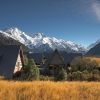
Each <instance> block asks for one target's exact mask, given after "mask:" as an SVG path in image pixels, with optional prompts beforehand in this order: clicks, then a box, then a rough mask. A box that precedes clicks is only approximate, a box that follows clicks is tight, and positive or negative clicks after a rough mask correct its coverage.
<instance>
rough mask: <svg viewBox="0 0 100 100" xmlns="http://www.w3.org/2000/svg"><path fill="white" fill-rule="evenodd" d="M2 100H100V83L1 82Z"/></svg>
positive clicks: (0, 99) (0, 95) (0, 93)
mask: <svg viewBox="0 0 100 100" xmlns="http://www.w3.org/2000/svg"><path fill="white" fill-rule="evenodd" d="M0 100H100V83H99V82H50V81H33V82H18V81H4V80H0Z"/></svg>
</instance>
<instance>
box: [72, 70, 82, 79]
mask: <svg viewBox="0 0 100 100" xmlns="http://www.w3.org/2000/svg"><path fill="white" fill-rule="evenodd" d="M72 79H73V80H74V81H83V80H84V74H83V73H82V72H81V71H77V72H73V73H72Z"/></svg>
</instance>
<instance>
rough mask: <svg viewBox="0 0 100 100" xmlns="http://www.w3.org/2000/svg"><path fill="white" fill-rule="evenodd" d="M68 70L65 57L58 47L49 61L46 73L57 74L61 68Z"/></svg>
mask: <svg viewBox="0 0 100 100" xmlns="http://www.w3.org/2000/svg"><path fill="white" fill-rule="evenodd" d="M62 68H64V69H65V70H67V66H66V64H65V62H64V59H63V58H62V57H61V55H60V53H59V52H58V50H57V49H55V51H54V53H53V55H52V57H51V59H50V60H49V61H48V62H47V64H46V68H45V70H44V75H50V76H57V75H58V74H59V72H60V71H61V69H62Z"/></svg>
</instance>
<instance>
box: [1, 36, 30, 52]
mask: <svg viewBox="0 0 100 100" xmlns="http://www.w3.org/2000/svg"><path fill="white" fill-rule="evenodd" d="M0 45H22V48H23V51H24V52H28V51H31V50H30V49H29V48H28V47H27V46H25V45H24V44H22V43H20V42H18V41H16V40H14V39H12V38H6V37H3V36H0Z"/></svg>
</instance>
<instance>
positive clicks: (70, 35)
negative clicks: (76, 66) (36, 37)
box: [0, 0, 100, 46]
mask: <svg viewBox="0 0 100 100" xmlns="http://www.w3.org/2000/svg"><path fill="white" fill-rule="evenodd" d="M9 27H18V28H19V29H20V30H22V31H24V32H26V33H31V34H32V33H38V32H41V33H44V34H45V35H46V36H50V37H55V38H58V39H64V40H70V41H72V42H75V43H78V44H81V45H83V46H88V45H89V44H91V43H93V42H95V41H96V40H98V39H100V0H0V30H2V29H5V28H9Z"/></svg>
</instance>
